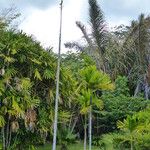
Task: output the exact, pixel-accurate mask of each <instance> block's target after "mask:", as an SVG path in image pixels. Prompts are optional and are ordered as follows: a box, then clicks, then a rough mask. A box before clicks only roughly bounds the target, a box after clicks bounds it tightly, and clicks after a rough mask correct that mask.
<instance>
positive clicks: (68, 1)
mask: <svg viewBox="0 0 150 150" xmlns="http://www.w3.org/2000/svg"><path fill="white" fill-rule="evenodd" d="M97 1H98V3H99V4H100V6H101V8H102V10H103V12H104V15H105V20H106V22H107V24H108V26H109V27H113V26H116V25H120V24H125V25H128V24H130V22H131V20H133V19H137V18H138V16H139V14H141V13H145V14H146V15H149V14H150V9H149V6H150V0H97ZM59 2H60V0H0V9H4V8H9V7H10V6H12V5H13V6H16V8H17V10H18V12H20V13H21V14H22V15H21V19H20V20H21V21H20V23H19V29H20V30H23V31H24V32H26V33H27V34H29V35H33V37H35V38H36V39H37V40H38V41H40V42H41V44H42V45H43V46H44V47H53V50H54V51H55V52H57V51H58V36H59V13H60V12H59V11H60V10H59V8H60V7H59ZM88 19H89V18H88V0H64V4H63V26H62V27H63V29H62V52H63V53H65V52H66V51H67V49H66V48H64V43H65V42H68V41H79V42H80V40H81V38H82V33H81V32H80V30H79V29H78V28H77V27H76V25H75V22H76V21H81V22H83V23H84V24H85V25H86V26H87V27H88V26H89V24H88V23H89V20H88Z"/></svg>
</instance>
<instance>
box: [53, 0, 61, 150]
mask: <svg viewBox="0 0 150 150" xmlns="http://www.w3.org/2000/svg"><path fill="white" fill-rule="evenodd" d="M62 5H63V0H61V3H60V33H59V50H58V64H57V74H56V99H55V118H54V133H53V146H52V150H56V137H57V122H58V99H59V74H60V60H61V56H60V55H61V30H62Z"/></svg>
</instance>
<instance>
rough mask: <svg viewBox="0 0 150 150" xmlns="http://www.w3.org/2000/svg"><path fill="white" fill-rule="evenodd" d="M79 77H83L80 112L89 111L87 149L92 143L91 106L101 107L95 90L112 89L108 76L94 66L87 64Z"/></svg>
mask: <svg viewBox="0 0 150 150" xmlns="http://www.w3.org/2000/svg"><path fill="white" fill-rule="evenodd" d="M81 77H82V79H83V84H84V91H82V93H81V98H80V100H81V101H80V102H79V103H81V107H83V108H82V109H81V112H84V113H85V114H86V113H87V112H88V113H89V150H91V145H92V106H93V105H95V106H97V107H98V108H100V109H102V102H101V101H100V100H99V99H98V98H97V96H96V95H95V94H94V93H95V92H96V91H97V90H102V91H103V90H112V89H113V84H112V83H111V80H110V78H109V76H108V75H107V74H105V73H103V72H102V71H98V70H97V69H96V66H89V67H87V68H85V69H83V70H82V71H81ZM84 132H85V136H84V149H86V115H85V127H84Z"/></svg>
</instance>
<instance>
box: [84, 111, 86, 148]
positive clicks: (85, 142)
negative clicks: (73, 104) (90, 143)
mask: <svg viewBox="0 0 150 150" xmlns="http://www.w3.org/2000/svg"><path fill="white" fill-rule="evenodd" d="M86 130H87V119H86V114H85V120H84V150H86V141H87V133H86V132H87V131H86Z"/></svg>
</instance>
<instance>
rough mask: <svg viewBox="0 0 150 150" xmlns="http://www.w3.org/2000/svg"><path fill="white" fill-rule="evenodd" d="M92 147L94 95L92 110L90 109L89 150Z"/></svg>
mask: <svg viewBox="0 0 150 150" xmlns="http://www.w3.org/2000/svg"><path fill="white" fill-rule="evenodd" d="M91 147H92V96H91V97H90V110H89V150H91Z"/></svg>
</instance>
